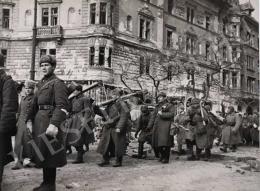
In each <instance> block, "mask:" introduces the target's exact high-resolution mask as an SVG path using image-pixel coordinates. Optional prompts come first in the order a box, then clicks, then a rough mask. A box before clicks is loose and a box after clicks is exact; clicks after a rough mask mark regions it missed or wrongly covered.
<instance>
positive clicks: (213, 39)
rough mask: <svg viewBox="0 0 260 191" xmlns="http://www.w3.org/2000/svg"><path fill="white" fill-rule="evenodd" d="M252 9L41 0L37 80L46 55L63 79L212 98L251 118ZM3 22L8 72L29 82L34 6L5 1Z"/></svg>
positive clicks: (192, 1) (254, 74) (188, 0)
mask: <svg viewBox="0 0 260 191" xmlns="http://www.w3.org/2000/svg"><path fill="white" fill-rule="evenodd" d="M252 11H253V8H252V5H251V4H250V3H246V4H243V5H240V4H239V2H238V0H38V1H37V45H36V55H35V57H36V65H35V69H36V74H35V78H36V80H38V79H40V76H41V75H40V71H39V65H38V61H39V59H40V57H41V55H44V54H51V55H55V56H56V59H57V69H56V73H57V75H58V76H59V77H60V78H62V79H64V80H65V81H72V80H74V81H78V82H79V83H82V84H85V85H89V84H92V83H93V82H95V81H99V80H102V81H103V82H104V83H106V84H110V85H113V86H120V87H125V84H127V86H128V87H129V88H131V89H134V90H138V89H140V88H143V89H148V90H149V91H150V92H152V93H153V94H154V92H156V91H157V89H159V90H162V91H165V92H167V93H168V94H169V95H173V96H185V97H186V98H187V97H190V96H194V95H195V96H197V97H203V96H205V94H207V97H208V99H210V100H212V101H213V109H214V110H215V111H216V110H220V109H221V104H224V105H226V106H228V105H234V106H235V107H236V109H237V110H239V111H242V112H246V111H247V112H249V113H250V112H253V111H256V110H257V109H258V96H259V77H258V71H259V68H258V67H259V66H258V63H259V55H258V51H259V46H258V42H259V38H258V33H259V32H258V22H257V21H256V20H255V19H254V18H253V17H252V16H251V13H252ZM0 18H1V19H2V20H1V21H0V48H1V52H2V54H4V55H5V57H6V62H5V66H6V67H7V68H8V69H10V70H9V73H10V74H11V75H12V76H13V77H14V79H15V80H21V81H22V80H25V79H28V78H29V77H30V67H31V66H30V65H31V59H32V58H31V57H32V56H31V53H32V27H33V20H34V1H33V0H5V1H3V0H2V1H0ZM180 68H183V69H182V70H181V69H180ZM179 69H180V72H178V74H177V73H176V71H177V70H179ZM158 82H159V84H158ZM157 85H158V86H157ZM205 92H206V93H205Z"/></svg>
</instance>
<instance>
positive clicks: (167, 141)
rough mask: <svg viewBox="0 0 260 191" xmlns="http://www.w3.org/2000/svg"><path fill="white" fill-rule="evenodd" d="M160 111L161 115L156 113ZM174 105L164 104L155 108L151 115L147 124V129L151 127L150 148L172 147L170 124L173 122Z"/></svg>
mask: <svg viewBox="0 0 260 191" xmlns="http://www.w3.org/2000/svg"><path fill="white" fill-rule="evenodd" d="M159 111H161V112H162V113H161V115H160V114H159V113H158V112H159ZM174 111H175V108H174V105H173V104H172V103H169V102H164V103H161V104H159V105H158V106H156V108H155V110H154V112H153V113H152V115H151V119H150V121H149V124H148V129H150V128H151V127H152V129H153V136H152V146H153V147H155V148H157V147H163V146H166V147H172V146H173V135H171V134H170V130H171V123H172V122H173V120H174Z"/></svg>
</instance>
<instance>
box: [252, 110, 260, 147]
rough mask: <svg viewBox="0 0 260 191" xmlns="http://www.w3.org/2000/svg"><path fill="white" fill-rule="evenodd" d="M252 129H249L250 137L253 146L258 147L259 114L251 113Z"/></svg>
mask: <svg viewBox="0 0 260 191" xmlns="http://www.w3.org/2000/svg"><path fill="white" fill-rule="evenodd" d="M251 124H252V128H251V129H250V135H251V138H252V142H253V145H255V146H256V145H259V114H258V113H257V112H254V113H253V116H252V123H251Z"/></svg>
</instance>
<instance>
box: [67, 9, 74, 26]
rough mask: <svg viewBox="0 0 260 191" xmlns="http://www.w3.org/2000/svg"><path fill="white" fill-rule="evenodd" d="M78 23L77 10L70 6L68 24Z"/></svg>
mask: <svg viewBox="0 0 260 191" xmlns="http://www.w3.org/2000/svg"><path fill="white" fill-rule="evenodd" d="M75 23H76V10H75V9H74V8H73V7H70V8H69V10H68V24H75Z"/></svg>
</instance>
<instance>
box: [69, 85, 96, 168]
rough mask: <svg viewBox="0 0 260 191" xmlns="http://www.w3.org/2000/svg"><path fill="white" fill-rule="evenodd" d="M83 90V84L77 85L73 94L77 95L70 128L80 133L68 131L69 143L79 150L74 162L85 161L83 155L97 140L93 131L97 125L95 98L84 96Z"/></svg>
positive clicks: (73, 104)
mask: <svg viewBox="0 0 260 191" xmlns="http://www.w3.org/2000/svg"><path fill="white" fill-rule="evenodd" d="M81 92H82V86H81V85H77V86H76V89H75V91H74V92H73V95H76V96H75V97H74V98H73V99H72V116H71V125H70V127H69V128H70V129H74V130H77V131H78V132H79V134H75V133H68V134H67V138H66V141H67V143H68V144H69V146H70V145H72V146H74V147H75V148H76V150H77V158H76V160H75V161H73V163H74V164H79V163H83V162H84V161H83V155H84V153H85V150H84V148H83V147H84V145H85V146H86V151H88V150H89V144H90V143H93V142H94V141H95V136H94V132H93V131H92V130H93V129H94V127H95V122H94V117H95V114H94V112H93V107H92V103H93V100H92V99H90V98H87V97H84V95H83V94H82V93H81Z"/></svg>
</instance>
